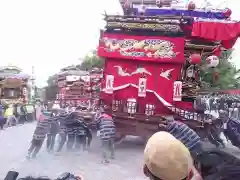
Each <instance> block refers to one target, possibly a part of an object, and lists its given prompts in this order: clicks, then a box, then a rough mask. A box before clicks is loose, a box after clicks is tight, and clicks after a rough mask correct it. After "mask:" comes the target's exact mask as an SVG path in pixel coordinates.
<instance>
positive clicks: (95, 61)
mask: <svg viewBox="0 0 240 180" xmlns="http://www.w3.org/2000/svg"><path fill="white" fill-rule="evenodd" d="M103 66H104V59H102V58H100V57H98V55H97V52H96V51H92V53H91V55H87V56H85V57H84V59H83V61H82V63H81V64H80V65H78V66H77V67H79V68H80V69H81V70H91V69H92V68H95V67H96V68H103Z"/></svg>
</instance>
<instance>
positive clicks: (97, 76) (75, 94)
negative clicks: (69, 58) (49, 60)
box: [57, 66, 102, 111]
mask: <svg viewBox="0 0 240 180" xmlns="http://www.w3.org/2000/svg"><path fill="white" fill-rule="evenodd" d="M101 76H102V71H101V70H99V69H93V70H92V71H90V72H87V71H81V70H80V69H78V68H77V67H76V66H69V67H67V68H64V69H62V70H61V72H60V73H59V74H58V80H57V83H58V87H59V93H58V94H57V100H59V101H60V104H61V105H64V104H69V105H72V106H75V107H76V106H81V107H86V109H88V110H89V111H93V110H95V106H96V104H98V100H99V92H100V80H101Z"/></svg>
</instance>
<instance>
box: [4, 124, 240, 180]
mask: <svg viewBox="0 0 240 180" xmlns="http://www.w3.org/2000/svg"><path fill="white" fill-rule="evenodd" d="M34 128H35V123H31V124H25V125H19V126H15V127H10V128H7V129H5V130H3V131H0V166H1V167H0V179H3V178H4V177H5V175H6V173H7V172H8V171H9V170H15V171H18V172H20V176H21V177H23V176H27V175H33V176H37V175H44V176H49V177H53V178H54V177H56V176H57V175H60V174H61V173H63V172H66V171H68V172H72V173H75V174H81V175H83V177H84V180H93V179H98V180H145V179H147V178H145V177H144V175H143V173H142V163H143V148H144V143H143V142H142V141H140V140H139V139H136V138H135V139H133V138H128V139H127V140H125V141H124V142H123V143H122V144H119V145H117V147H116V148H117V149H116V159H115V160H113V161H112V162H111V163H110V164H108V165H103V164H101V158H100V157H101V154H100V143H99V141H98V140H97V138H95V139H94V140H93V144H92V147H91V151H90V152H89V153H87V152H84V153H80V154H79V153H74V152H63V154H61V155H60V156H56V155H54V154H49V153H47V152H46V151H45V147H43V149H42V150H41V152H40V153H39V155H38V156H37V158H36V159H34V160H31V161H28V160H26V159H25V157H26V154H27V149H28V148H29V145H30V141H31V137H32V133H33V130H34ZM205 147H206V148H207V147H211V145H210V144H209V143H205ZM229 147H230V148H228V150H229V151H231V152H233V153H234V154H236V155H239V157H240V151H239V150H238V149H236V148H234V147H232V146H231V145H229Z"/></svg>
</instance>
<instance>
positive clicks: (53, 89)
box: [45, 74, 58, 100]
mask: <svg viewBox="0 0 240 180" xmlns="http://www.w3.org/2000/svg"><path fill="white" fill-rule="evenodd" d="M57 77H58V76H57V74H54V75H52V76H50V77H49V78H48V80H47V84H48V85H47V86H46V87H45V97H46V99H47V100H55V99H56V94H57V93H58V86H57Z"/></svg>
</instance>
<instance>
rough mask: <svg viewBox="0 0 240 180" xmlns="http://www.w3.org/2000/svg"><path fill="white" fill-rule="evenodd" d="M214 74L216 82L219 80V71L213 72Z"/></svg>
mask: <svg viewBox="0 0 240 180" xmlns="http://www.w3.org/2000/svg"><path fill="white" fill-rule="evenodd" d="M212 76H213V81H214V82H216V81H218V80H219V74H218V72H213V74H212Z"/></svg>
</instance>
